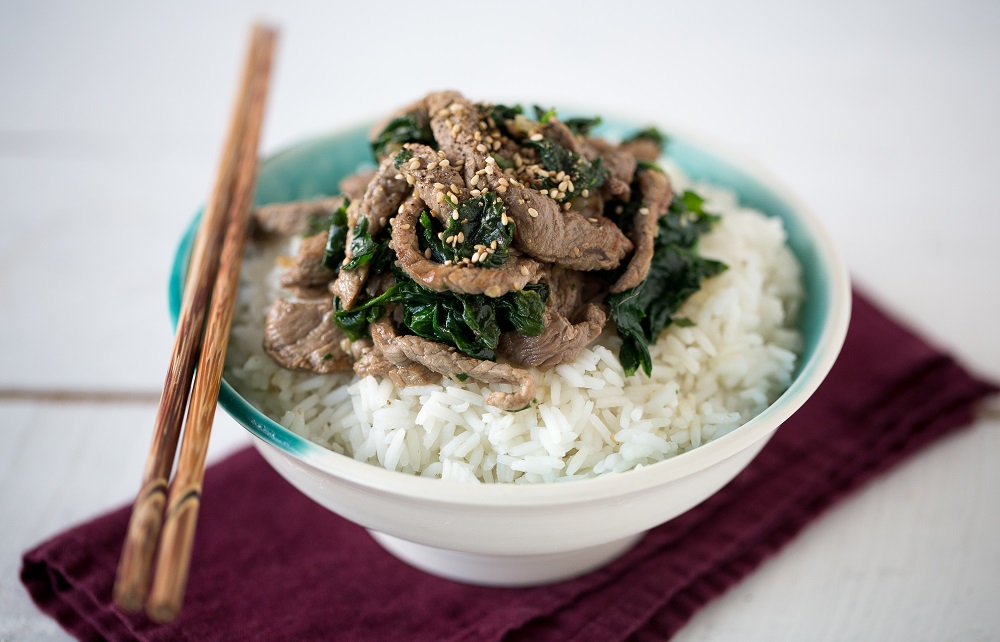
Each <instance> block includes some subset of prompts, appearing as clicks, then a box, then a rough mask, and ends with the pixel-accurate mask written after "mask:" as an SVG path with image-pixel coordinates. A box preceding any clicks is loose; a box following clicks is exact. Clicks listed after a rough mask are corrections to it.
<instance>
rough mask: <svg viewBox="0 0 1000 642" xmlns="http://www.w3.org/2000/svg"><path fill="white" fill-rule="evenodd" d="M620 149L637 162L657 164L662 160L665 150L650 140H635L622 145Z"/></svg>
mask: <svg viewBox="0 0 1000 642" xmlns="http://www.w3.org/2000/svg"><path fill="white" fill-rule="evenodd" d="M620 149H621V150H622V151H624V152H628V153H629V154H632V155H633V156H635V158H636V160H641V161H646V162H647V163H655V162H656V161H657V160H659V158H660V154H662V153H663V150H662V149H660V146H659V145H657V144H656V141H653V140H650V139H649V138H636V139H635V140H632V141H628V142H627V143H622V144H621V146H620Z"/></svg>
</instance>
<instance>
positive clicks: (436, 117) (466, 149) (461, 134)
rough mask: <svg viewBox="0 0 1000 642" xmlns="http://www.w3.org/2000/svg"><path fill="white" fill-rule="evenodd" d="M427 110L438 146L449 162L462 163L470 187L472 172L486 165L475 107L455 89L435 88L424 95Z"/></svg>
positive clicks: (487, 150)
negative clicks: (441, 89)
mask: <svg viewBox="0 0 1000 642" xmlns="http://www.w3.org/2000/svg"><path fill="white" fill-rule="evenodd" d="M427 112H428V114H430V124H431V131H433V132H434V138H435V140H437V143H438V149H440V150H441V151H443V152H444V153H445V155H446V156H447V157H448V159H450V161H451V162H452V163H455V164H458V163H459V162H461V163H462V165H463V168H462V171H463V172H464V173H465V181H466V185H468V186H469V188H470V189H472V188H474V187H475V185H473V176H476V173H477V172H479V171H482V170H484V169H485V168H486V157H487V155H488V153H489V149H488V148H487V147H486V145H485V143H484V142H483V140H482V137H483V131H484V128H485V124H484V123H483V119H482V117H481V115H480V113H479V109H478V108H477V107H476V106H475V105H474V104H473V103H472V102H470V101H469V100H467V99H466V98H465V97H464V96H462V95H461V94H459V93H458V92H456V91H439V92H435V93H432V94H430V95H428V96H427ZM480 125H482V127H481V126H480ZM477 134H478V137H477Z"/></svg>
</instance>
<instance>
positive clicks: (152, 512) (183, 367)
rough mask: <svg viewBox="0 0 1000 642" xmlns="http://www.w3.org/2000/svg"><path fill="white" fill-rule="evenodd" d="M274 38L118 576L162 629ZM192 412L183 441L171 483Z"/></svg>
mask: <svg viewBox="0 0 1000 642" xmlns="http://www.w3.org/2000/svg"><path fill="white" fill-rule="evenodd" d="M276 39H277V34H276V32H275V31H274V30H272V29H271V28H269V27H266V26H263V25H255V26H254V27H253V31H252V33H251V38H250V47H249V50H248V51H247V57H246V62H245V63H244V70H243V76H242V80H241V82H240V86H239V93H238V96H237V100H236V105H235V107H234V110H233V115H232V121H231V123H230V126H229V131H228V134H227V137H226V142H225V147H224V148H223V152H222V158H221V162H220V167H219V172H218V175H217V177H216V182H215V186H214V189H213V192H212V195H211V197H210V199H209V201H208V203H207V205H206V207H205V211H204V213H203V214H202V220H201V223H200V225H199V228H198V232H197V236H196V240H195V245H194V249H193V251H192V255H191V261H190V264H189V267H188V276H187V280H186V282H185V287H184V297H183V300H182V303H181V310H180V315H179V317H178V323H177V334H176V336H175V339H174V347H173V352H172V354H171V358H170V364H169V366H168V369H167V376H166V380H165V381H164V384H163V392H162V394H161V396H160V405H159V408H158V410H157V415H156V423H155V425H154V429H153V443H152V446H151V447H150V451H149V456H148V458H147V460H146V468H145V471H144V472H143V479H142V487H141V489H140V491H139V494H138V496H137V497H136V500H135V504H134V506H133V508H132V516H131V519H130V520H129V525H128V531H127V533H126V536H125V543H124V546H123V548H122V554H121V559H120V561H119V565H118V574H117V577H116V578H115V587H114V600H115V603H117V604H118V605H119V606H120V607H121V608H122V609H124V610H127V611H132V612H138V611H140V610H142V609H143V607H145V611H146V613H147V615H148V616H149V617H150V618H151V619H152V620H154V621H157V622H170V621H172V620H174V619H175V618H176V617H177V615H178V614H179V613H180V610H181V605H182V603H183V601H184V589H185V586H186V584H187V577H188V571H189V569H190V562H191V551H192V548H193V544H194V531H195V525H196V522H197V519H198V508H199V505H200V503H201V485H202V479H203V477H204V472H205V455H206V451H207V449H208V441H209V436H210V434H211V431H212V421H213V420H214V418H215V409H216V405H217V403H218V398H219V386H220V384H221V381H222V368H223V364H224V361H225V356H226V345H227V343H228V341H229V331H230V325H231V324H232V319H233V309H234V307H235V304H236V292H237V289H238V286H239V273H240V265H241V263H242V258H243V248H244V245H245V244H246V238H247V230H248V227H249V212H250V205H251V201H252V199H253V192H254V187H255V179H256V173H257V148H258V144H259V139H260V130H261V124H262V121H263V119H264V104H265V102H266V100H267V91H268V84H269V81H270V77H271V66H272V59H273V57H274V48H275V41H276ZM196 363H197V375H196V374H195V372H196V371H195V365H196ZM192 381H193V382H194V383H193V385H192ZM189 399H190V404H188V401H189ZM185 409H186V410H187V422H186V424H184V426H183V433H184V436H183V442H182V443H181V449H180V455H179V456H178V457H177V470H176V472H175V473H174V478H173V481H172V482H170V473H171V470H172V468H173V464H174V456H175V452H176V449H177V442H178V440H179V439H180V437H181V431H182V423H183V418H184V412H185ZM168 484H169V485H168Z"/></svg>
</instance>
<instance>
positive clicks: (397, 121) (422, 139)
mask: <svg viewBox="0 0 1000 642" xmlns="http://www.w3.org/2000/svg"><path fill="white" fill-rule="evenodd" d="M403 143H424V144H425V145H431V146H432V147H433V146H435V140H434V133H433V132H432V131H431V128H430V126H429V125H427V124H420V123H419V122H418V121H417V118H416V116H414V115H413V114H404V115H402V116H398V117H396V118H393V119H392V120H391V121H389V124H388V125H386V126H385V129H383V130H382V133H380V134H379V135H378V136H377V137H376V138H375V140H373V141H372V153H373V154H374V155H375V157H376V158H379V157H381V156H384V155H385V154H388V153H392V152H393V151H395V150H396V149H398V148H399V146H400V145H402V144H403ZM397 167H398V166H397Z"/></svg>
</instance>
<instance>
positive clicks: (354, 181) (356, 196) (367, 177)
mask: <svg viewBox="0 0 1000 642" xmlns="http://www.w3.org/2000/svg"><path fill="white" fill-rule="evenodd" d="M373 178H375V170H372V171H370V172H358V173H357V174H351V175H350V176H348V177H347V178H345V179H344V180H342V181H340V185H339V187H340V193H341V194H343V195H344V196H346V197H347V198H348V199H350V200H352V201H359V200H361V199H362V198H364V196H365V192H367V191H368V184H369V183H371V182H372V179H373Z"/></svg>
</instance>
